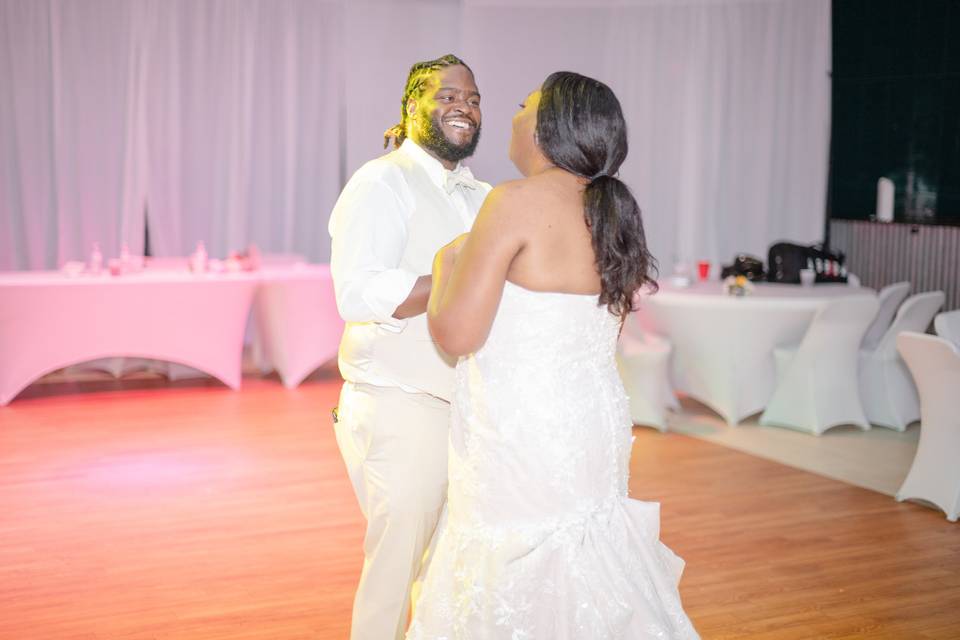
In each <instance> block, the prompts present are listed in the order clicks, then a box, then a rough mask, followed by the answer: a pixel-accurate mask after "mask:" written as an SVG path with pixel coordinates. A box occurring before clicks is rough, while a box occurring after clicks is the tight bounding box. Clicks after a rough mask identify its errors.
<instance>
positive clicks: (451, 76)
mask: <svg viewBox="0 0 960 640" xmlns="http://www.w3.org/2000/svg"><path fill="white" fill-rule="evenodd" d="M479 138H480V93H479V91H478V90H477V86H476V83H475V81H474V78H473V72H472V71H471V70H470V68H469V67H468V66H467V65H466V64H465V63H464V62H463V61H462V60H460V59H459V58H457V57H456V56H453V55H446V56H443V57H442V58H438V59H436V60H429V61H426V62H418V63H417V64H415V65H413V68H412V69H411V70H410V74H409V76H408V78H407V85H406V88H405V89H404V92H403V99H402V101H401V121H400V123H399V124H398V125H396V126H395V127H393V128H391V129H389V130H388V131H387V132H386V134H385V144H384V146H386V144H388V143H389V142H390V140H391V139H392V140H393V142H394V146H395V147H397V148H396V150H395V151H393V152H391V153H388V154H386V155H384V156H382V157H380V158H377V159H375V160H372V161H370V162H368V163H367V164H365V165H364V166H362V167H361V168H360V169H359V170H358V171H357V172H356V173H355V174H354V175H353V177H352V178H351V179H350V181H349V182H348V183H347V185H346V186H345V187H344V189H343V192H342V193H341V194H340V199H339V200H338V201H337V204H336V206H335V207H334V209H333V213H332V214H331V217H330V235H331V236H332V237H333V248H332V255H331V261H330V262H331V265H330V266H331V271H332V274H333V282H334V287H335V289H336V296H337V307H338V308H339V310H340V315H341V316H343V319H344V320H345V321H346V323H347V324H346V329H345V330H344V334H343V339H342V341H341V343H340V356H339V365H340V373H341V375H342V376H343V379H344V381H345V382H344V384H343V389H342V390H341V392H340V405H339V407H338V408H337V410H336V411H335V414H334V420H335V425H334V429H335V432H336V437H337V444H338V446H339V447H340V453H341V455H342V456H343V460H344V462H345V463H346V466H347V473H348V474H349V476H350V480H351V482H352V483H353V488H354V491H355V492H356V495H357V500H358V501H359V503H360V508H361V510H362V511H363V514H364V516H366V519H367V532H366V537H365V538H364V544H363V550H364V555H365V559H364V563H363V571H362V573H361V575H360V584H359V586H358V587H357V593H356V597H355V599H354V605H353V623H352V631H351V638H352V640H389V639H390V638H402V637H403V634H404V629H405V628H406V624H407V614H408V610H409V607H410V586H411V583H412V582H413V580H414V578H416V576H417V572H418V570H419V567H420V561H421V558H422V556H423V553H424V551H425V549H426V548H427V545H428V544H429V542H430V538H431V536H432V535H433V531H434V528H435V527H436V524H437V519H438V517H439V515H440V511H441V508H442V506H443V502H444V499H445V497H446V489H447V429H448V421H449V414H450V404H449V402H450V394H451V391H452V388H453V368H452V366H453V364H454V361H453V359H451V358H449V357H447V356H445V355H444V354H443V353H441V352H440V351H439V350H438V349H437V347H436V345H434V343H433V341H432V340H431V338H430V334H429V332H428V330H427V321H426V315H425V313H424V312H425V311H426V308H427V298H428V297H429V295H430V270H431V266H432V262H433V257H434V254H435V253H436V251H437V250H438V249H440V247H442V246H443V245H445V244H447V243H448V242H450V241H451V240H453V239H454V238H456V237H457V236H458V235H460V234H462V233H464V232H466V231H469V230H470V227H471V225H472V224H473V219H474V218H475V217H476V215H477V212H478V211H479V209H480V205H481V204H482V203H483V199H484V198H485V197H486V195H487V193H488V192H489V190H490V185H488V184H486V183H483V182H478V181H476V180H474V179H473V176H472V174H471V173H470V170H469V169H467V168H466V167H463V166H461V165H460V161H461V160H463V159H464V158H467V157H469V156H470V155H472V154H473V151H474V149H475V148H476V146H477V141H478V140H479Z"/></svg>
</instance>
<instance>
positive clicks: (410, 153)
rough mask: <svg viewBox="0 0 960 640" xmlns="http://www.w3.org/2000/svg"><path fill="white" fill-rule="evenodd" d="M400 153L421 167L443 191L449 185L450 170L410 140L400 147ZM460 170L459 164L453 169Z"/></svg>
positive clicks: (407, 139)
mask: <svg viewBox="0 0 960 640" xmlns="http://www.w3.org/2000/svg"><path fill="white" fill-rule="evenodd" d="M400 153H403V154H405V155H406V156H407V157H409V158H410V159H411V160H413V161H414V162H416V163H417V164H418V165H420V166H421V167H422V168H423V170H424V171H426V172H427V175H428V176H430V181H431V182H433V183H434V184H435V185H437V186H438V187H440V188H441V189H443V188H444V186H445V185H446V183H447V174H448V173H450V170H449V169H447V168H446V167H444V166H443V164H442V163H441V162H440V161H439V160H437V159H436V158H434V157H433V156H432V155H430V154H429V153H427V151H426V150H425V149H424V148H423V147H421V146H420V145H418V144H417V143H416V142H414V141H413V140H411V139H410V138H406V139H405V140H404V141H403V143H402V144H401V145H400ZM460 170H461V165H460V163H459V162H458V163H457V166H456V167H454V168H453V171H454V172H458V171H460Z"/></svg>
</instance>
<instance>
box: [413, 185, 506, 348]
mask: <svg viewBox="0 0 960 640" xmlns="http://www.w3.org/2000/svg"><path fill="white" fill-rule="evenodd" d="M520 201H522V187H520V186H518V185H517V183H506V184H503V185H500V186H498V187H496V188H495V189H494V190H493V191H491V192H490V195H488V196H487V199H486V200H484V203H483V207H481V209H480V213H479V214H478V215H477V219H476V222H474V224H473V229H471V230H470V233H469V235H467V237H466V239H464V238H463V237H462V236H461V237H460V238H458V239H457V240H455V241H453V242H451V243H450V244H449V245H447V246H446V247H444V248H443V249H441V250H440V251H439V252H438V253H437V256H436V258H435V259H434V262H433V287H432V289H431V291H430V301H429V302H428V303H427V321H428V322H429V325H430V333H431V335H432V336H433V339H434V340H436V341H437V344H438V345H440V348H441V349H443V350H444V351H445V352H447V353H448V354H450V355H454V356H462V355H466V354H468V353H473V352H474V351H476V350H477V349H479V348H480V347H481V346H483V343H484V342H485V341H486V339H487V334H488V333H489V332H490V327H491V325H492V324H493V319H494V316H496V313H497V307H498V306H499V304H500V296H501V295H502V294H503V286H504V282H505V281H506V279H507V272H508V271H509V269H510V263H511V262H513V259H514V257H516V255H517V254H518V253H519V252H520V251H521V250H522V249H523V246H524V233H523V228H522V227H523V225H522V224H518V222H519V220H518V218H520V216H517V215H516V214H515V212H516V211H517V208H518V204H519V203H520Z"/></svg>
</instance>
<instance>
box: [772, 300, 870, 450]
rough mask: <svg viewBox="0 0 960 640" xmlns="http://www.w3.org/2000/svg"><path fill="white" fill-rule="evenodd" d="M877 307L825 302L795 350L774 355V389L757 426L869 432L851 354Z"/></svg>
mask: <svg viewBox="0 0 960 640" xmlns="http://www.w3.org/2000/svg"><path fill="white" fill-rule="evenodd" d="M878 306H879V303H878V302H877V300H876V298H870V297H860V298H850V299H845V300H837V301H835V302H831V303H830V304H828V305H827V306H825V307H824V308H823V309H821V310H820V312H818V313H817V315H816V317H815V318H814V320H813V323H812V324H811V325H810V328H809V329H808V330H807V333H806V335H804V337H803V340H802V341H801V342H800V345H799V346H798V347H794V348H789V347H788V348H781V349H777V350H775V351H774V356H775V358H776V360H777V369H778V372H777V387H776V389H775V390H774V392H773V397H772V398H771V400H770V402H769V403H768V404H767V408H766V410H765V411H764V412H763V415H761V416H760V424H762V425H766V426H778V427H788V428H792V429H798V430H800V431H808V432H810V433H813V434H815V435H820V434H821V433H823V432H824V431H826V430H827V429H829V428H831V427H835V426H837V425H841V424H852V425H856V426H858V427H860V428H861V429H869V428H870V425H869V424H868V422H867V418H866V415H865V414H864V411H863V408H862V406H861V404H860V398H859V394H858V393H857V353H858V348H859V346H860V341H861V340H862V339H863V334H864V332H865V331H866V330H867V326H868V325H869V324H870V322H871V320H872V319H873V318H874V316H875V315H876V313H877V308H878Z"/></svg>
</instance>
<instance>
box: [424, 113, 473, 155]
mask: <svg viewBox="0 0 960 640" xmlns="http://www.w3.org/2000/svg"><path fill="white" fill-rule="evenodd" d="M418 142H419V143H420V146H422V147H424V148H426V149H429V150H430V151H432V152H433V153H434V154H436V156H437V157H438V158H441V159H443V160H447V161H449V162H460V161H461V160H463V159H464V158H469V157H470V156H472V155H473V152H474V151H475V150H476V148H477V143H478V142H480V125H479V124H478V125H477V130H476V131H475V132H474V134H473V138H471V139H470V142H467V143H465V144H462V145H457V144H454V143H452V142H450V140H449V139H448V138H447V136H445V135H444V134H443V129H442V128H441V125H440V115H439V114H438V113H434V114H433V117H432V118H430V119H429V120H427V121H426V124H424V125H423V127H422V128H421V129H420V139H419V140H418Z"/></svg>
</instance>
